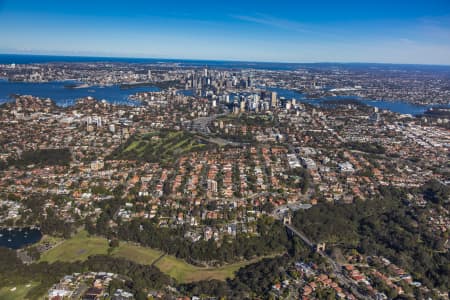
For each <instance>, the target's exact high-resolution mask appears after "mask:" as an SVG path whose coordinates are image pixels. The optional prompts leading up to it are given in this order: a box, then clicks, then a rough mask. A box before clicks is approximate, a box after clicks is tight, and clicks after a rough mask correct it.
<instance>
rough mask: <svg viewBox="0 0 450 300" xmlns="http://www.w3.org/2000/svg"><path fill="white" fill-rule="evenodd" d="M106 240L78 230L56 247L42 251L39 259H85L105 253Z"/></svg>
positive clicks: (71, 260)
mask: <svg viewBox="0 0 450 300" xmlns="http://www.w3.org/2000/svg"><path fill="white" fill-rule="evenodd" d="M108 247H109V246H108V241H107V240H106V239H104V238H100V237H90V236H88V233H87V232H86V231H80V232H79V233H78V234H77V235H75V236H74V237H73V238H71V239H69V240H66V241H64V242H62V243H61V244H59V245H58V246H57V247H55V248H53V249H51V250H49V251H47V252H44V253H43V254H42V255H41V261H46V262H49V263H52V262H55V261H67V262H73V261H77V260H85V259H87V258H88V257H89V256H90V255H95V254H106V253H107V251H108Z"/></svg>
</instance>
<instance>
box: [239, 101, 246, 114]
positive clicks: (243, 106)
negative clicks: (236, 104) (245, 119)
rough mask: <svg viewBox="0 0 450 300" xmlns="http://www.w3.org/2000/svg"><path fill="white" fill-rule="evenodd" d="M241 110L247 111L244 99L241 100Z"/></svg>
mask: <svg viewBox="0 0 450 300" xmlns="http://www.w3.org/2000/svg"><path fill="white" fill-rule="evenodd" d="M240 108H241V109H240V110H241V112H244V111H245V101H244V100H242V101H241V103H240Z"/></svg>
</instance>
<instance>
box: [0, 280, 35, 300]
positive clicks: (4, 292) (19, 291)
mask: <svg viewBox="0 0 450 300" xmlns="http://www.w3.org/2000/svg"><path fill="white" fill-rule="evenodd" d="M35 285H36V284H35V283H29V284H23V285H17V286H7V287H1V288H0V299H2V300H24V299H27V298H26V297H25V296H26V294H27V293H28V291H29V290H30V289H31V288H33V287H34V286H35ZM14 288H15V289H14Z"/></svg>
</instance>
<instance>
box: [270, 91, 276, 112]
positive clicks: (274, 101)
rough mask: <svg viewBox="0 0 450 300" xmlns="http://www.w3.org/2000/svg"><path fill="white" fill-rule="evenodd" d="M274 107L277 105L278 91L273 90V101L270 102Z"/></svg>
mask: <svg viewBox="0 0 450 300" xmlns="http://www.w3.org/2000/svg"><path fill="white" fill-rule="evenodd" d="M270 106H271V107H272V108H274V107H277V92H272V101H271V102H270Z"/></svg>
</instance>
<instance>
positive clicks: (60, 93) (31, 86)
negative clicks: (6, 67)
mask: <svg viewBox="0 0 450 300" xmlns="http://www.w3.org/2000/svg"><path fill="white" fill-rule="evenodd" d="M70 83H73V82H62V81H54V82H45V83H32V82H10V81H8V80H5V79H0V104H1V103H5V102H8V101H12V98H11V95H13V94H19V95H32V96H36V97H41V98H50V99H52V100H53V101H55V103H56V104H57V105H59V106H70V105H73V104H75V102H76V100H77V99H80V98H83V97H88V96H91V97H94V98H95V99H98V100H103V99H105V100H107V101H108V102H111V103H116V104H126V105H137V104H138V102H136V101H133V100H130V99H129V98H128V97H129V96H130V95H133V94H135V93H138V92H155V91H159V89H158V88H157V87H152V86H148V87H135V88H129V89H121V88H120V87H119V86H118V85H113V86H104V87H103V86H90V87H81V88H67V87H66V86H67V85H68V84H70Z"/></svg>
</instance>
